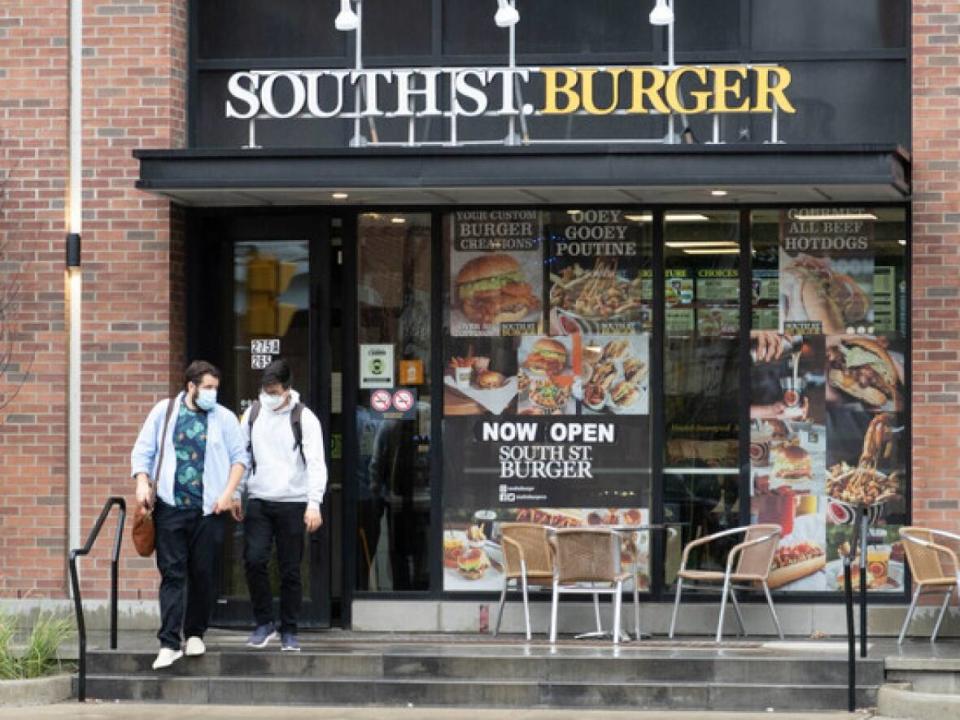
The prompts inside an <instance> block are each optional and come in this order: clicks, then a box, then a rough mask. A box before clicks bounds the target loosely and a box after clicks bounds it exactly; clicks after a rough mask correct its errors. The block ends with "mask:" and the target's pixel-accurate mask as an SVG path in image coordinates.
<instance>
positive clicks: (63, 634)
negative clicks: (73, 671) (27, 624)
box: [0, 611, 73, 680]
mask: <svg viewBox="0 0 960 720" xmlns="http://www.w3.org/2000/svg"><path fill="white" fill-rule="evenodd" d="M16 634H17V620H16V618H15V617H14V616H13V615H10V614H7V613H0V679H2V680H26V679H29V678H38V677H43V676H45V675H52V674H53V673H56V672H59V671H60V670H61V663H60V656H59V653H58V650H59V648H60V645H62V644H63V643H64V642H66V641H67V640H69V639H70V637H71V636H72V635H73V620H72V619H71V618H70V617H68V616H65V615H56V614H54V613H44V612H42V611H41V612H40V614H39V615H37V619H36V621H35V622H34V624H33V628H32V629H31V630H30V635H29V636H28V637H27V639H26V643H25V644H24V645H23V646H22V647H19V648H18V647H17V646H16V645H15V643H14V639H15V637H16ZM18 650H19V652H18Z"/></svg>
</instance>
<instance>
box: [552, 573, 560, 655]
mask: <svg viewBox="0 0 960 720" xmlns="http://www.w3.org/2000/svg"><path fill="white" fill-rule="evenodd" d="M559 599H560V585H559V584H558V583H557V581H556V580H554V581H553V598H552V600H551V602H550V643H551V644H553V643H556V642H557V605H558V601H559Z"/></svg>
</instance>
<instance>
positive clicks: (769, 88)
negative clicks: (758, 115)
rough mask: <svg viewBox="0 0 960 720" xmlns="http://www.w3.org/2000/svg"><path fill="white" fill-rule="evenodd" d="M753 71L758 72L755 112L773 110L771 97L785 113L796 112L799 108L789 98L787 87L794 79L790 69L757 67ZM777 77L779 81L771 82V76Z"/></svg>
mask: <svg viewBox="0 0 960 720" xmlns="http://www.w3.org/2000/svg"><path fill="white" fill-rule="evenodd" d="M753 71H754V72H755V73H756V74H757V101H756V104H755V105H754V106H753V112H767V113H768V112H773V108H771V107H770V98H773V101H774V104H776V106H777V107H779V108H780V109H781V110H783V111H784V112H785V113H791V114H792V113H795V112H796V111H797V109H796V108H795V107H793V105H791V104H790V101H789V100H787V95H786V89H787V88H788V87H789V86H790V81H791V80H792V79H793V78H792V77H791V75H790V71H789V70H787V69H786V68H781V67H757V68H754V69H753ZM771 75H775V76H776V77H777V83H776V84H775V85H772V84H771V83H770V76H771Z"/></svg>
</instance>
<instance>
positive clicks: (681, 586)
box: [668, 577, 683, 640]
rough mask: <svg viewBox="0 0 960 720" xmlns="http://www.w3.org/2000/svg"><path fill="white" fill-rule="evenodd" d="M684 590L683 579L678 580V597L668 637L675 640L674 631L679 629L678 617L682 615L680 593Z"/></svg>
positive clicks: (675, 601)
mask: <svg viewBox="0 0 960 720" xmlns="http://www.w3.org/2000/svg"><path fill="white" fill-rule="evenodd" d="M682 589H683V578H680V577H678V578H677V597H676V599H675V600H674V601H673V617H672V618H670V634H669V635H668V637H669V638H670V639H671V640H673V631H674V630H675V629H676V627H677V616H678V615H679V614H680V593H681V592H682Z"/></svg>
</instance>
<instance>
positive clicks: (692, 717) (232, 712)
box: [0, 702, 883, 720]
mask: <svg viewBox="0 0 960 720" xmlns="http://www.w3.org/2000/svg"><path fill="white" fill-rule="evenodd" d="M25 717H29V718H30V720H67V719H69V720H113V719H114V718H116V719H117V720H121V719H122V720H129V718H137V720H194V719H196V720H248V719H249V720H254V719H256V720H503V718H505V717H509V718H510V720H760V719H761V718H773V719H774V720H867V718H872V719H873V720H883V719H882V718H878V717H875V716H873V715H872V714H871V713H870V712H868V711H861V712H857V713H854V714H848V713H845V712H827V713H744V712H716V713H714V712H704V711H692V712H662V711H649V712H647V711H635V712H634V711H626V712H620V711H612V710H516V709H503V708H501V709H496V710H477V709H475V708H456V709H454V708H450V709H446V708H414V707H409V708H386V707H367V708H321V707H265V706H260V707H240V706H237V705H152V704H151V705H146V704H137V703H86V704H83V705H81V704H80V703H78V702H70V703H63V704H61V705H49V706H46V707H30V708H25V707H8V708H0V720H8V719H9V720H14V718H16V719H17V720H22V719H23V718H25Z"/></svg>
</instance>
